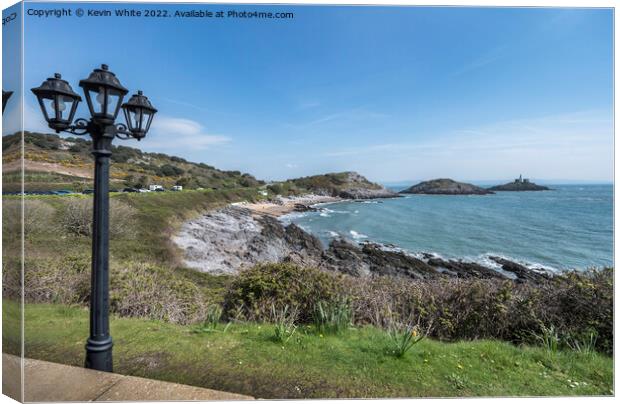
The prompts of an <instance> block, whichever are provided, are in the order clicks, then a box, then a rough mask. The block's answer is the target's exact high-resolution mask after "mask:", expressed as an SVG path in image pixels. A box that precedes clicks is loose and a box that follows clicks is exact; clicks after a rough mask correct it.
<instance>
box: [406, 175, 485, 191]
mask: <svg viewBox="0 0 620 404" xmlns="http://www.w3.org/2000/svg"><path fill="white" fill-rule="evenodd" d="M400 193H401V194H428V195H487V194H492V193H493V192H492V191H490V190H488V189H484V188H481V187H478V186H476V185H473V184H467V183H465V182H457V181H454V180H452V179H449V178H439V179H435V180H430V181H423V182H420V183H419V184H416V185H414V186H412V187H410V188H407V189H405V190H402V191H400Z"/></svg>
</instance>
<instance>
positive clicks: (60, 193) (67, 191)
mask: <svg viewBox="0 0 620 404" xmlns="http://www.w3.org/2000/svg"><path fill="white" fill-rule="evenodd" d="M74 193H75V192H73V191H70V190H68V189H61V190H58V191H52V195H71V194H74Z"/></svg>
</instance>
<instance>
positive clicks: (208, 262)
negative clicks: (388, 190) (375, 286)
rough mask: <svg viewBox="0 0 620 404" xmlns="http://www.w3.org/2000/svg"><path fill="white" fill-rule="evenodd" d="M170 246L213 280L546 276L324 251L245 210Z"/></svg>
mask: <svg viewBox="0 0 620 404" xmlns="http://www.w3.org/2000/svg"><path fill="white" fill-rule="evenodd" d="M174 242H175V243H176V244H177V245H178V246H179V247H180V248H181V249H183V251H184V260H185V264H186V265H187V266H188V267H191V268H195V269H197V270H199V271H203V272H208V273H212V274H236V273H238V272H239V271H240V270H242V269H243V268H248V267H251V266H254V265H256V264H259V263H264V262H293V263H296V264H299V265H303V266H313V267H317V268H321V269H324V270H328V271H337V272H341V273H345V274H349V275H352V276H357V277H369V276H391V277H403V278H409V279H434V278H442V277H459V278H503V279H513V280H515V281H517V282H521V281H525V280H541V279H545V278H547V277H548V276H549V275H548V273H547V272H546V271H545V270H544V269H542V268H538V269H536V268H535V269H531V268H528V267H526V266H524V265H521V264H519V263H517V262H512V261H510V260H507V259H504V258H501V257H489V258H490V259H489V262H492V263H493V265H492V266H485V265H481V264H479V263H476V262H469V261H464V260H446V259H443V258H441V257H438V256H436V255H434V254H416V255H413V254H410V253H408V252H406V251H403V250H400V249H398V248H396V247H393V246H384V245H381V244H377V243H372V242H364V243H356V242H354V241H352V240H349V239H346V238H344V237H337V238H334V239H333V240H332V241H331V242H330V243H329V245H328V246H324V245H323V244H322V242H321V241H320V240H319V239H318V238H317V237H315V236H314V235H312V234H309V233H308V232H306V231H304V230H303V229H301V228H300V227H299V226H297V225H295V224H289V225H284V224H282V223H281V222H280V221H279V220H278V219H277V218H276V217H274V216H273V215H268V214H262V213H260V212H257V211H255V210H252V209H249V208H247V207H244V206H229V207H227V208H224V209H221V210H218V211H214V212H209V213H206V214H204V215H202V216H201V217H199V218H197V219H195V220H192V221H190V222H187V223H185V224H184V225H183V227H182V229H181V231H180V233H179V234H178V235H176V236H175V237H174Z"/></svg>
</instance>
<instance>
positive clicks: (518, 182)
mask: <svg viewBox="0 0 620 404" xmlns="http://www.w3.org/2000/svg"><path fill="white" fill-rule="evenodd" d="M489 190H490V191H549V188H547V187H545V186H543V185H537V184H534V183H533V182H531V181H530V180H529V179H527V178H523V176H522V175H519V178H515V180H514V181H513V182H509V183H508V184H504V185H496V186H494V187H491V188H489Z"/></svg>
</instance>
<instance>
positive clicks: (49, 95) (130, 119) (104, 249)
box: [32, 65, 157, 372]
mask: <svg viewBox="0 0 620 404" xmlns="http://www.w3.org/2000/svg"><path fill="white" fill-rule="evenodd" d="M80 87H82V89H83V90H84V95H85V96H86V102H87V104H88V109H89V111H90V115H91V119H90V120H86V119H83V118H80V119H77V120H76V121H75V123H73V117H74V116H75V111H76V110H77V105H78V103H79V102H80V101H81V100H82V98H81V97H80V96H79V95H78V94H77V93H75V92H74V91H73V89H72V88H71V86H70V85H69V83H67V82H66V81H65V80H63V79H62V77H61V76H60V74H58V73H56V74H55V75H54V77H52V78H48V79H47V80H46V81H44V82H43V84H41V86H40V87H37V88H33V89H32V92H33V93H34V94H35V95H36V96H37V99H38V100H39V105H40V106H41V111H42V112H43V116H44V117H45V120H46V121H47V123H48V125H49V127H50V128H52V129H54V130H55V131H56V133H60V132H68V133H71V134H74V135H79V136H82V135H86V134H89V135H90V136H91V138H92V145H93V148H92V154H93V156H94V157H95V192H94V206H93V250H92V273H91V292H90V336H89V338H88V340H87V342H86V361H85V366H86V367H87V368H91V369H97V370H104V371H107V372H111V371H112V337H111V336H110V329H109V272H108V247H109V246H108V240H109V199H108V186H109V174H110V155H111V154H112V140H114V138H115V137H118V138H119V139H131V138H133V139H138V140H140V139H142V138H143V137H144V136H146V133H147V132H148V130H149V127H150V126H151V122H152V121H153V116H154V115H155V113H156V112H157V110H156V109H155V108H153V106H152V105H151V103H150V102H149V100H148V98H146V97H145V96H144V95H142V91H138V93H137V94H134V95H133V96H132V97H131V98H130V99H129V101H128V102H126V103H125V104H122V102H123V97H124V96H125V95H126V94H127V89H126V88H125V87H123V86H122V85H121V83H120V81H119V80H118V78H116V75H114V73H112V72H111V71H109V70H108V66H107V65H101V68H100V69H95V70H94V71H93V72H92V73H91V74H90V76H89V77H88V78H87V79H85V80H81V81H80ZM121 108H122V109H123V111H124V113H125V119H126V121H127V125H125V124H122V123H114V120H115V119H116V116H117V115H118V112H119V111H120V109H121Z"/></svg>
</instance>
